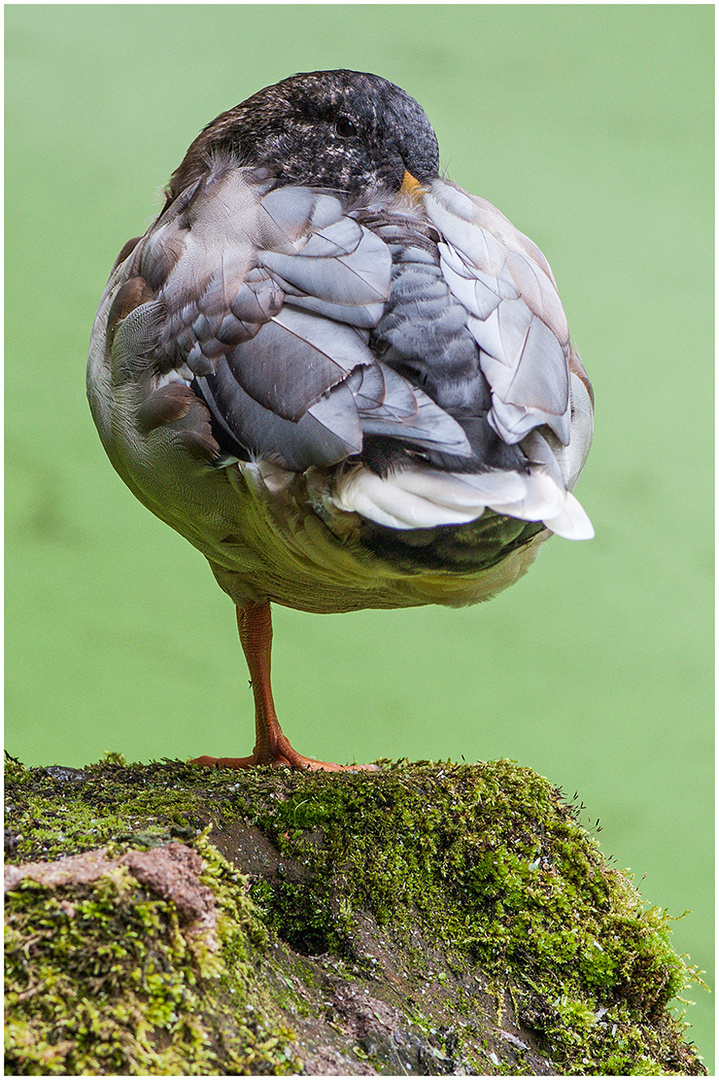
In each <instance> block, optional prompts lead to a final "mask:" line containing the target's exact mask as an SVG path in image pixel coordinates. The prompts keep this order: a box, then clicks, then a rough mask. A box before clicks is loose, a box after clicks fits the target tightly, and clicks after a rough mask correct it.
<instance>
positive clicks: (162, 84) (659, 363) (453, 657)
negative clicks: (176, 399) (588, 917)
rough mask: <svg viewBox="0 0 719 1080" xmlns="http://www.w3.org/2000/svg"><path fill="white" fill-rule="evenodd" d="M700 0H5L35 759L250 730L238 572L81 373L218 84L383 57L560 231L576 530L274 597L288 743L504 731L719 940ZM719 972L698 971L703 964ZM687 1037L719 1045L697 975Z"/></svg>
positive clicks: (383, 746)
mask: <svg viewBox="0 0 719 1080" xmlns="http://www.w3.org/2000/svg"><path fill="white" fill-rule="evenodd" d="M712 20H713V10H712V8H711V7H708V6H653V5H646V6H645V5H642V6H574V5H569V6H546V7H545V6H501V5H497V6H494V5H492V6H474V5H467V6H464V5H460V6H455V5H448V6H444V5H427V6H424V5H422V6H414V5H407V6H404V5H396V6H395V5H390V6H387V5H381V6H379V5H378V6H368V5H360V6H354V5H350V6H343V5H328V6H293V5H291V6H279V5H278V6H275V5H270V6H267V5H257V6H253V5H242V6H236V5H227V6H202V7H200V6H193V5H190V6H173V5H168V6H142V5H140V6H10V7H7V8H6V50H7V59H6V81H7V89H6V109H7V121H6V136H7V147H6V158H5V162H6V179H7V202H6V277H7V288H6V309H5V311H6V329H7V347H6V380H7V412H6V436H7V450H6V464H7V479H6V497H7V510H6V522H7V541H6V551H7V570H6V594H7V624H6V626H7V629H6V673H7V708H6V744H7V748H8V750H9V751H10V752H11V753H12V754H13V755H16V756H18V757H19V758H20V759H21V760H23V761H25V762H26V763H28V764H42V763H44V764H48V763H51V762H60V763H62V764H66V765H80V764H82V763H85V762H88V761H92V760H95V759H97V758H98V757H99V756H100V755H101V754H102V753H104V752H105V751H107V750H118V751H121V752H122V753H124V754H125V755H126V757H127V758H128V759H133V760H138V759H139V760H149V759H151V758H161V757H163V756H169V757H180V758H184V757H188V756H192V755H197V754H203V753H209V754H216V755H226V754H230V755H234V754H242V753H248V752H249V750H250V749H251V745H252V737H253V731H252V709H251V702H250V694H249V691H248V689H247V676H246V672H245V669H244V662H243V659H242V656H241V653H240V649H239V644H238V642H237V640H236V632H235V625H234V617H233V611H232V608H231V605H230V602H229V601H228V600H227V598H226V597H225V596H224V594H222V593H221V592H220V590H219V589H218V588H217V586H216V585H215V583H214V581H213V579H212V577H211V574H210V572H209V569H208V568H207V566H206V564H205V562H204V560H203V559H202V557H201V556H200V555H199V554H198V553H197V552H195V551H194V550H193V549H192V548H191V547H190V546H189V545H188V544H187V543H186V542H185V541H184V540H182V539H181V538H180V537H179V536H176V535H175V534H174V533H173V532H172V531H171V530H169V529H168V528H167V527H166V526H165V525H163V524H161V523H160V522H159V521H156V520H155V519H154V518H153V517H152V516H151V515H150V514H149V513H148V512H147V511H146V510H145V509H144V508H143V507H142V506H141V505H140V504H139V503H138V502H136V501H135V500H134V498H133V496H132V495H131V494H130V493H129V491H127V490H126V489H125V488H124V487H123V485H122V484H121V482H120V481H119V480H118V478H117V477H116V476H115V475H114V473H113V472H112V469H111V467H110V465H109V463H108V462H107V461H106V459H105V457H104V455H103V452H102V449H101V447H100V443H99V441H98V439H97V436H96V434H95V431H94V429H93V427H92V424H91V421H90V416H89V412H88V409H87V405H86V402H85V396H84V368H85V357H86V350H87V342H88V337H89V333H90V327H91V324H92V318H93V314H94V310H95V307H96V305H97V302H98V300H99V297H100V294H101V292H102V288H103V286H104V283H105V280H106V278H107V276H108V273H109V271H110V268H111V265H112V262H113V260H114V258H115V255H116V254H117V252H118V251H119V249H120V247H121V246H122V244H123V243H124V242H125V240H127V239H128V238H129V237H130V236H135V235H137V234H138V233H139V232H142V231H143V230H144V229H145V228H146V226H147V225H148V224H149V222H150V220H151V218H152V216H153V213H155V212H156V211H157V209H158V207H159V203H160V196H159V193H160V191H161V188H162V185H163V184H164V183H165V182H166V180H167V179H168V177H169V175H170V173H171V171H172V170H173V168H174V167H175V166H176V165H177V164H178V163H179V161H180V159H181V158H182V155H183V153H184V151H185V149H186V147H187V145H188V144H189V142H190V141H191V140H192V139H193V138H194V136H195V135H196V134H197V132H198V131H199V130H200V128H201V127H202V126H203V125H204V124H205V123H207V122H208V121H209V120H211V119H212V118H213V117H214V116H215V115H216V114H217V113H218V112H220V111H222V110H224V109H226V108H228V107H230V106H232V105H234V104H236V103H237V102H238V101H240V100H242V99H243V98H245V97H246V96H248V95H249V94H250V93H253V92H254V91H255V90H257V89H259V88H260V87H261V86H264V85H267V84H268V83H273V82H276V81H277V80H278V79H280V78H283V77H284V76H286V75H289V74H292V73H293V72H295V71H306V70H313V69H318V68H329V67H352V68H356V69H360V70H369V71H374V72H377V73H379V74H381V75H384V76H385V77H387V78H389V79H391V80H392V81H394V82H396V83H399V84H400V85H401V86H402V87H404V88H405V89H406V90H408V91H409V92H410V93H412V94H413V95H414V96H415V97H417V98H418V99H419V101H420V102H421V103H422V105H423V106H424V108H425V109H426V111H427V113H428V114H429V116H430V118H431V120H432V122H433V124H434V126H435V129H436V131H437V133H438V136H439V141H440V148H441V151H442V160H443V164H444V166H445V167H446V169H447V170H448V172H449V174H450V175H451V177H452V178H453V179H454V180H456V181H457V182H458V183H460V184H461V185H462V186H464V187H466V188H467V189H469V190H470V191H473V192H475V193H476V194H480V195H482V196H484V197H485V198H488V199H490V200H491V201H492V202H494V203H496V204H497V205H498V206H499V207H500V209H501V210H502V211H503V212H504V213H506V214H507V216H508V217H509V218H510V219H511V220H512V221H513V222H514V223H515V224H516V225H517V226H518V227H519V228H521V229H522V230H523V231H525V232H527V233H528V234H529V235H530V236H531V237H532V238H533V239H534V240H535V241H536V242H537V243H538V244H539V245H540V247H541V248H542V249H543V250H544V252H545V254H546V255H547V256H548V258H549V260H550V263H551V264H552V267H553V269H554V272H555V275H556V278H557V281H558V283H559V288H560V293H561V295H562V299H563V301H564V306H565V309H566V311H567V314H568V317H569V323H570V327H571V329H572V335H573V339H574V341H575V343H576V344H577V347H578V348H579V351H580V352H581V354H582V356H583V359H584V361H585V364H586V366H587V369H588V371H589V373H590V375H591V377H592V379H593V381H594V383H595V387H596V391H597V416H596V422H597V430H596V439H595V446H594V448H593V450H592V454H591V455H590V458H589V464H588V466H587V469H586V471H585V474H584V476H583V478H582V480H581V482H580V487H579V492H578V494H579V496H580V499H581V501H582V503H583V505H584V506H585V507H586V509H587V510H588V512H589V514H590V516H591V517H592V520H593V522H594V524H595V527H596V530H597V536H596V539H595V540H594V541H592V542H591V543H581V544H572V543H570V542H567V541H563V540H561V539H559V538H556V539H554V540H553V541H552V542H551V543H549V544H547V545H545V547H544V549H543V551H542V554H541V555H540V559H539V562H538V564H537V566H535V567H534V569H533V570H532V571H531V572H530V574H529V576H528V577H526V578H525V579H524V580H523V581H522V582H520V583H519V584H518V585H516V586H515V587H514V588H513V589H511V590H509V591H508V592H505V593H503V594H502V595H501V596H500V597H499V598H498V599H496V600H495V601H493V602H492V603H491V604H489V605H484V606H480V607H477V608H473V609H468V610H464V611H459V612H457V611H451V610H444V609H439V608H427V609H424V610H415V611H412V610H409V611H404V612H402V611H398V612H363V613H358V614H354V615H344V616H339V615H338V616H332V617H326V616H324V617H321V616H312V615H305V614H301V613H298V612H293V611H286V610H284V609H276V612H275V654H274V682H275V689H276V697H277V702H278V709H279V712H280V716H281V718H283V720H284V724H285V729H286V730H287V732H288V734H289V735H290V738H291V739H292V741H293V742H294V744H295V746H296V747H297V748H298V749H299V750H301V751H302V752H303V753H305V754H311V755H313V756H316V757H324V758H329V759H330V760H333V759H334V760H341V761H343V760H352V759H357V760H368V759H372V758H375V757H378V756H385V757H401V756H405V755H406V756H409V757H411V758H433V759H441V758H452V759H455V760H460V759H461V758H463V757H464V758H465V759H467V760H469V761H473V760H478V759H493V758H499V757H508V758H512V759H515V760H517V761H519V762H521V763H522V764H525V765H528V766H531V767H532V768H533V769H535V770H537V771H538V772H540V773H542V774H543V775H545V776H547V777H549V778H551V780H552V781H553V782H555V783H556V784H558V785H560V786H561V787H562V788H563V789H564V790H565V792H566V793H567V794H568V795H569V796H571V795H572V794H573V793H574V792H575V791H576V792H578V793H579V796H580V798H581V799H582V800H583V801H584V803H585V804H586V807H587V809H586V811H584V812H583V819H584V821H585V824H589V819H590V818H591V827H592V828H596V823H597V819H599V820H600V822H601V827H602V829H603V831H602V833H601V836H600V840H601V843H602V845H603V849H604V851H605V853H606V854H607V855H608V856H609V855H611V856H613V858H614V860H615V861H616V863H617V864H618V865H619V866H621V867H629V868H631V870H632V872H633V873H634V875H635V877H636V881H637V885H638V887H639V888H640V889H641V892H642V894H643V896H644V897H645V898H646V899H647V900H648V901H650V902H652V903H654V904H657V905H660V906H662V907H667V908H669V910H670V911H671V912H672V913H673V914H676V915H679V914H681V913H682V912H683V911H684V910H685V909H687V908H688V909H691V910H692V912H693V914H692V915H691V916H688V917H687V918H686V919H684V920H683V921H681V922H679V923H678V924H676V928H675V935H674V941H675V945H676V946H677V947H678V948H679V950H680V951H686V952H688V953H689V954H690V956H691V959H692V961H693V962H694V963H696V964H698V965H699V966H700V967H701V968H705V969H710V967H711V964H712V958H713V946H712V931H713V913H712V882H713V871H712V858H713V838H712V827H713V809H712V798H713V793H712V779H713V745H712V684H711V675H712V657H713V650H712V641H711V632H712V621H711V620H712V608H711V574H712V554H713V545H712V534H711V520H712V518H711V505H712V495H713V487H712V477H711V457H712V413H711V402H712V399H713V393H712V356H713V349H712V321H713V319H712V317H713V282H712V254H713V224H712V210H713V186H712V182H713V177H712V168H713V148H712V91H713V72H712V59H713V58H712V42H713V25H712ZM708 979H709V981H711V975H709V976H708ZM691 996H692V997H693V998H695V999H697V1005H696V1007H694V1008H693V1009H691V1010H690V1019H691V1021H692V1024H693V1028H692V1029H691V1031H690V1036H691V1037H692V1038H694V1039H695V1041H696V1042H697V1044H698V1046H699V1049H700V1050H701V1051H702V1052H703V1053H704V1055H705V1059H706V1063H707V1065H708V1066H709V1068H710V1070H711V1066H712V1059H711V1052H712V1047H711V1039H712V1031H711V1022H710V1003H711V999H710V997H709V995H708V994H706V992H705V991H703V990H701V989H696V990H695V991H694V992H693V993H692V994H691Z"/></svg>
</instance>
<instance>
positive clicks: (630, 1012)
mask: <svg viewBox="0 0 719 1080" xmlns="http://www.w3.org/2000/svg"><path fill="white" fill-rule="evenodd" d="M6 799H7V809H6V846H7V850H8V861H9V863H10V865H8V867H7V870H6V921H7V941H6V1010H7V1020H6V1029H7V1034H6V1069H7V1070H8V1071H9V1072H11V1073H13V1074H15V1075H26V1074H40V1073H44V1074H55V1075H59V1074H62V1075H106V1074H107V1075H109V1074H113V1073H114V1074H126V1075H143V1074H144V1075H161V1074H176V1075H177V1074H179V1075H202V1074H205V1075H238V1074H254V1075H257V1074H291V1073H295V1072H304V1073H306V1074H309V1075H376V1074H378V1073H383V1074H387V1075H404V1074H409V1075H446V1074H465V1075H483V1074H489V1075H491V1074H505V1075H506V1074H508V1073H509V1074H523V1075H556V1074H579V1075H597V1074H605V1075H606V1074H610V1075H622V1074H629V1073H635V1072H639V1073H653V1074H683V1075H699V1074H702V1073H703V1072H704V1069H703V1067H702V1065H701V1061H700V1059H699V1057H698V1055H697V1053H696V1050H695V1048H694V1047H693V1046H691V1045H690V1044H689V1043H687V1042H685V1041H684V1039H683V1035H682V1032H683V1025H682V1023H681V1021H680V1020H679V1019H678V1018H677V1016H676V1014H675V1012H674V1011H673V1010H672V1008H671V1007H670V1004H669V1003H670V1001H671V999H672V998H673V997H674V996H675V995H676V994H678V993H680V992H681V991H682V989H683V988H684V986H686V985H687V984H688V983H689V982H691V981H693V979H694V978H695V976H694V973H693V972H692V971H691V969H689V968H687V966H686V964H685V963H684V960H683V959H681V958H680V957H678V956H677V955H676V953H675V952H674V951H673V950H672V948H671V945H670V944H669V931H668V928H667V921H668V920H667V917H666V915H665V914H664V913H662V912H659V911H657V910H655V909H654V910H650V911H647V910H646V906H645V905H643V904H642V901H641V899H640V897H639V896H638V895H637V893H636V892H635V891H634V889H633V887H632V886H631V884H630V883H629V881H628V879H627V878H626V876H624V875H623V874H621V873H619V872H618V871H616V870H615V869H612V868H611V867H609V866H608V865H607V864H606V862H605V861H604V860H603V858H602V856H601V853H600V851H599V849H598V847H597V845H596V842H595V841H594V840H593V839H592V838H591V837H590V836H588V834H587V833H586V832H585V831H584V830H583V829H582V828H581V826H580V825H579V823H578V820H577V819H578V814H577V811H576V809H575V808H574V807H572V806H571V805H569V804H567V802H566V801H565V800H564V799H563V798H562V797H561V794H560V793H559V792H557V791H556V790H553V789H552V787H551V785H550V784H549V783H548V782H547V781H546V780H544V779H543V778H541V777H538V776H536V774H534V773H532V772H531V771H530V770H528V769H522V768H519V767H518V766H516V765H514V764H512V763H510V762H495V763H490V764H479V765H462V766H457V765H448V764H430V763H417V764H412V765H411V764H408V763H394V764H392V763H384V767H383V768H382V769H381V771H379V772H377V773H369V774H362V773H348V774H346V775H331V776H328V775H321V774H316V773H315V774H298V773H289V772H288V771H286V770H271V769H255V770H252V771H248V772H245V773H236V772H231V771H229V770H214V771H208V770H203V769H201V768H198V767H194V766H189V765H186V764H183V763H181V762H165V763H154V764H152V765H149V766H143V765H132V766H127V765H125V764H124V762H122V760H121V759H119V758H118V757H117V755H110V756H109V758H108V759H106V760H105V761H103V762H100V763H98V764H97V765H92V766H88V767H87V768H85V769H82V770H74V769H65V768H61V767H50V768H47V769H42V768H35V769H25V768H24V767H23V766H22V765H20V764H19V763H16V762H12V761H11V762H9V764H8V768H7V777H6Z"/></svg>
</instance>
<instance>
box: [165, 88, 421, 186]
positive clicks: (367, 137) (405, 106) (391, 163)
mask: <svg viewBox="0 0 719 1080" xmlns="http://www.w3.org/2000/svg"><path fill="white" fill-rule="evenodd" d="M228 155H231V156H232V157H233V158H234V159H235V160H236V161H237V163H238V164H239V165H254V166H259V167H267V168H268V169H269V170H271V172H272V173H273V174H274V175H275V176H277V177H278V179H279V180H280V181H281V182H282V183H284V184H292V183H301V184H303V185H305V186H309V187H323V188H330V189H333V190H335V191H337V192H339V193H342V194H344V195H345V196H348V197H349V198H350V199H351V198H352V197H353V196H355V195H358V194H359V193H360V192H364V191H367V190H378V189H384V190H390V191H399V189H400V187H401V186H402V183H403V182H404V181H405V174H406V173H409V174H410V176H411V177H413V178H415V179H416V180H417V181H419V182H420V183H423V182H426V181H428V180H431V179H432V178H434V177H436V176H437V175H438V172H439V150H438V146H437V137H436V135H435V133H434V130H433V128H432V125H431V124H430V122H429V120H428V119H427V115H426V113H425V112H424V109H422V107H421V106H420V105H418V104H417V102H416V101H415V100H414V98H412V97H410V95H409V94H407V93H406V92H405V91H404V90H402V89H400V87H399V86H395V85H394V84H393V83H391V82H388V81H387V80H386V79H383V78H381V77H380V76H379V75H370V74H366V73H363V72H358V71H346V70H337V71H314V72H309V73H306V74H302V75H293V76H291V77H290V78H289V79H284V80H283V81H282V82H280V83H277V84H276V85H275V86H268V87H265V89H264V90H260V91H259V92H258V93H256V94H253V95H252V97H250V98H248V99H247V101H243V102H242V103H241V104H239V105H236V106H235V107H234V109H230V110H228V111H227V112H224V113H222V114H221V115H220V116H218V117H217V118H216V119H215V120H213V121H212V123H210V124H208V125H207V127H205V128H204V130H203V131H202V132H201V133H200V135H198V137H197V138H196V139H195V141H194V142H193V143H192V145H191V146H190V148H189V150H188V151H187V154H186V155H185V158H184V160H183V162H182V164H181V165H180V167H179V168H178V169H177V170H176V171H175V172H174V173H173V176H172V179H171V181H170V187H169V189H168V197H169V198H170V199H173V198H175V197H176V196H177V195H178V194H179V193H180V192H181V191H182V190H184V189H185V188H186V187H188V186H189V185H190V184H193V183H194V182H195V181H196V180H198V179H200V177H202V176H203V175H204V174H205V173H206V172H207V170H208V168H209V167H210V163H211V162H212V160H213V159H216V158H217V157H218V156H219V157H225V158H226V157H227V156H228Z"/></svg>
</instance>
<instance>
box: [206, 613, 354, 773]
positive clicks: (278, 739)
mask: <svg viewBox="0 0 719 1080" xmlns="http://www.w3.org/2000/svg"><path fill="white" fill-rule="evenodd" d="M237 626H238V628H239V631H240V641H241V643H242V648H243V651H244V653H245V658H246V660H247V666H248V668H249V670H250V680H251V684H252V693H253V694H254V698H255V730H256V733H257V741H256V742H255V749H254V752H253V753H252V755H251V757H243V758H214V757H207V756H205V757H200V758H194V759H193V762H192V764H193V765H218V766H222V767H224V768H230V769H247V768H250V767H251V766H253V765H286V766H288V767H289V768H291V769H311V770H320V769H321V770H325V771H327V772H344V771H346V770H355V769H374V768H375V766H374V765H333V764H332V763H331V762H329V761H315V760H314V758H306V757H303V755H302V754H298V753H297V751H296V750H294V749H293V748H292V746H290V742H289V739H288V738H287V736H286V735H285V734H284V732H283V730H282V728H281V727H280V722H279V720H278V719H277V713H276V712H275V703H274V701H273V699H272V685H271V682H270V660H271V654H272V612H271V610H270V605H269V603H268V602H267V601H265V603H262V604H254V605H253V606H252V607H248V608H239V607H238V608H237Z"/></svg>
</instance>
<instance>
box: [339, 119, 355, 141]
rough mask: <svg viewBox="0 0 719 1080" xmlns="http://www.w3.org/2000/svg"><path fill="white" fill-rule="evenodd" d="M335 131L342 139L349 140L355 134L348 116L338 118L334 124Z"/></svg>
mask: <svg viewBox="0 0 719 1080" xmlns="http://www.w3.org/2000/svg"><path fill="white" fill-rule="evenodd" d="M335 131H336V132H337V134H338V135H341V136H342V138H343V139H349V138H351V136H352V135H356V134H357V128H356V127H355V126H354V124H353V123H352V121H351V120H350V118H349V117H348V116H338V117H337V121H336V123H335Z"/></svg>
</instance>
